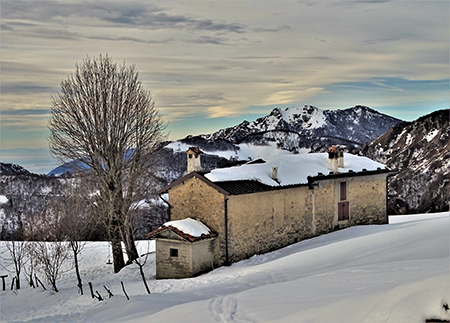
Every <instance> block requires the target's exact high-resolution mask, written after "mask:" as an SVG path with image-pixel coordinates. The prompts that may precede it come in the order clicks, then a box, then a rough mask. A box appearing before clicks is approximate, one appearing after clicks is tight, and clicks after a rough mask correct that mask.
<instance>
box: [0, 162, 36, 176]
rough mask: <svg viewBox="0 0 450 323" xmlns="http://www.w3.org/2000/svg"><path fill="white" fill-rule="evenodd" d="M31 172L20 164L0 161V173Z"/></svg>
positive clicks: (25, 173) (27, 173)
mask: <svg viewBox="0 0 450 323" xmlns="http://www.w3.org/2000/svg"><path fill="white" fill-rule="evenodd" d="M30 174H31V172H29V171H28V170H26V169H25V168H23V167H22V166H20V165H17V164H12V163H0V175H30Z"/></svg>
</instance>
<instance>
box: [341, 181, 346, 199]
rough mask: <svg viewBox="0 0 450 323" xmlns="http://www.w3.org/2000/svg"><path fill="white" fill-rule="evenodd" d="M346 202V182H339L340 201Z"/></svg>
mask: <svg viewBox="0 0 450 323" xmlns="http://www.w3.org/2000/svg"><path fill="white" fill-rule="evenodd" d="M345 200H347V182H341V201H345Z"/></svg>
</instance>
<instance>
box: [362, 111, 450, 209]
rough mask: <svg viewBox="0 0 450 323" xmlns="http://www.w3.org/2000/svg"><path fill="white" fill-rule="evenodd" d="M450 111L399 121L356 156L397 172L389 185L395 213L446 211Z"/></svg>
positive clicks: (449, 186) (449, 194)
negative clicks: (381, 164)
mask: <svg viewBox="0 0 450 323" xmlns="http://www.w3.org/2000/svg"><path fill="white" fill-rule="evenodd" d="M449 119H450V110H449V109H443V110H438V111H434V112H432V113H430V114H428V115H425V116H422V117H420V118H418V119H417V120H415V121H412V122H406V121H405V122H402V123H399V124H397V125H395V126H394V127H392V128H391V129H389V130H388V131H386V132H385V133H384V134H383V135H381V136H380V137H378V138H376V139H375V140H373V141H370V142H368V143H366V144H365V145H364V146H363V147H362V148H361V149H360V151H359V152H358V154H360V155H363V156H366V157H369V158H371V159H373V160H375V161H378V162H380V163H383V164H386V165H387V166H388V167H389V168H392V169H395V170H396V171H398V173H397V174H396V175H394V176H393V177H392V178H391V179H390V182H389V197H390V198H389V209H390V211H391V212H392V213H395V214H406V213H408V212H412V213H423V212H441V211H447V210H448V209H449V205H448V204H447V202H448V201H450V125H449Z"/></svg>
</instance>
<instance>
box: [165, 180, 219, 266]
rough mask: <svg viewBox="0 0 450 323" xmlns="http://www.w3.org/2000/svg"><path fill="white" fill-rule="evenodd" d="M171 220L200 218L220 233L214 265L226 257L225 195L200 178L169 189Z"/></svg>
mask: <svg viewBox="0 0 450 323" xmlns="http://www.w3.org/2000/svg"><path fill="white" fill-rule="evenodd" d="M169 199H170V200H169V203H170V205H171V212H170V220H172V221H174V220H182V219H186V218H188V217H190V218H192V219H195V220H198V221H200V222H202V223H203V224H205V225H206V226H208V228H210V229H211V230H213V231H214V232H215V233H217V234H218V236H217V238H216V243H215V253H214V254H215V259H214V265H215V266H221V265H223V264H224V263H225V262H226V259H225V196H224V195H223V194H221V193H219V192H218V191H217V190H215V189H214V188H212V187H211V186H209V185H207V184H206V183H205V182H203V181H201V180H199V179H198V178H195V177H192V178H189V179H187V180H186V181H185V182H184V183H182V184H180V185H177V186H175V187H173V188H171V189H170V190H169Z"/></svg>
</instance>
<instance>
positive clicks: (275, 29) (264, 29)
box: [252, 25, 291, 33]
mask: <svg viewBox="0 0 450 323" xmlns="http://www.w3.org/2000/svg"><path fill="white" fill-rule="evenodd" d="M287 29H291V26H288V25H281V26H277V27H257V28H252V30H253V31H254V32H257V33H278V32H280V31H283V30H287Z"/></svg>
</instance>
